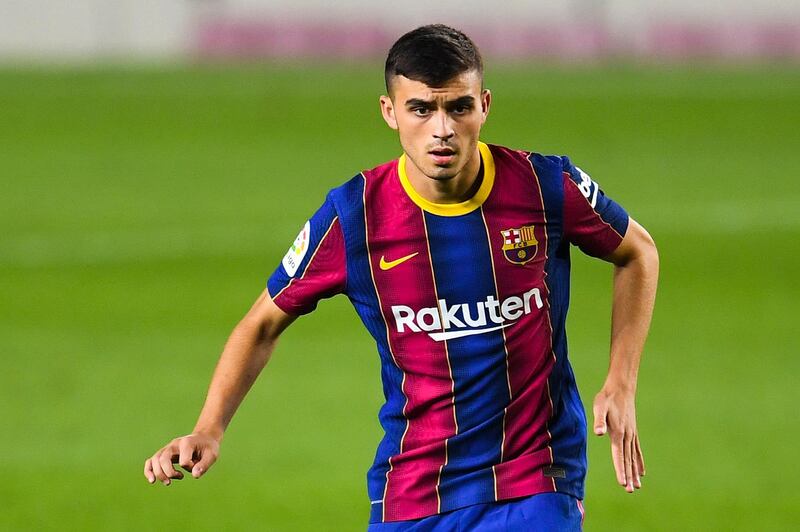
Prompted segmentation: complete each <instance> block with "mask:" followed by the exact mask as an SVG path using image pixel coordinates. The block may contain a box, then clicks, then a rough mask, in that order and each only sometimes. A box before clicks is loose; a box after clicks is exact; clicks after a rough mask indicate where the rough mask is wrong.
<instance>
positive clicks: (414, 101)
mask: <svg viewBox="0 0 800 532" xmlns="http://www.w3.org/2000/svg"><path fill="white" fill-rule="evenodd" d="M432 105H435V104H434V103H433V102H429V101H427V100H423V99H422V98H411V99H410V100H406V107H416V106H420V107H430V106H432Z"/></svg>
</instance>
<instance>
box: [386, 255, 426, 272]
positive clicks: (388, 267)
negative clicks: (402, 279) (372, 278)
mask: <svg viewBox="0 0 800 532" xmlns="http://www.w3.org/2000/svg"><path fill="white" fill-rule="evenodd" d="M417 255H419V251H417V252H416V253H412V254H411V255H406V256H405V257H400V258H399V259H396V260H392V261H387V260H386V257H385V256H383V255H381V263H380V266H381V270H384V271H386V270H391V269H392V268H394V267H395V266H397V265H399V264H402V263H404V262H405V261H407V260H408V259H413V258H414V257H416V256H417Z"/></svg>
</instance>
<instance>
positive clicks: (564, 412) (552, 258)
mask: <svg viewBox="0 0 800 532" xmlns="http://www.w3.org/2000/svg"><path fill="white" fill-rule="evenodd" d="M529 159H530V161H531V164H532V166H533V168H534V169H535V172H536V175H537V176H538V177H539V185H540V188H541V191H542V199H543V201H544V206H545V214H546V215H547V261H546V263H545V272H546V277H545V282H546V283H547V288H548V291H549V294H550V296H549V313H550V323H551V326H552V328H553V339H552V341H553V352H554V353H555V356H556V363H555V366H554V367H553V371H552V373H551V374H550V378H549V384H550V398H551V399H552V401H553V410H554V412H553V418H552V419H551V420H550V424H549V426H548V428H549V430H550V434H551V436H552V444H551V448H552V450H553V463H554V464H555V465H556V466H560V467H563V468H564V469H565V470H566V473H567V476H566V478H563V479H562V478H556V479H554V480H555V482H556V488H557V490H558V491H564V492H567V493H571V494H573V495H576V496H578V497H579V498H581V499H582V498H583V478H584V475H585V473H586V414H585V413H584V411H583V405H582V403H581V400H580V397H579V395H578V387H577V385H576V383H575V376H574V374H573V373H572V367H571V366H570V363H569V360H568V359H567V335H566V319H567V309H568V307H569V280H570V258H569V242H567V241H566V240H564V239H562V238H561V235H562V226H563V205H564V181H563V177H562V175H561V171H562V163H561V158H560V157H544V156H541V155H538V154H532V155H531V156H530V158H529Z"/></svg>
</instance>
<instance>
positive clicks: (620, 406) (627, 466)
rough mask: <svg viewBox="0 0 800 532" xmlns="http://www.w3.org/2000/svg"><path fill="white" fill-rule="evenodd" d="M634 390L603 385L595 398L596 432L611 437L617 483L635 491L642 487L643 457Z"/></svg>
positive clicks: (629, 491) (626, 489)
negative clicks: (637, 426)
mask: <svg viewBox="0 0 800 532" xmlns="http://www.w3.org/2000/svg"><path fill="white" fill-rule="evenodd" d="M634 395H635V393H634V392H630V391H626V390H623V389H619V388H616V387H610V386H604V387H603V389H602V390H600V393H598V394H597V395H596V396H595V398H594V408H593V412H594V433H595V434H597V435H598V436H602V435H604V434H606V433H608V436H609V438H611V458H612V460H613V461H614V469H615V470H616V472H617V482H619V483H620V485H621V486H624V487H625V491H627V492H628V493H633V491H634V489H639V488H641V487H642V481H641V477H643V476H644V458H643V457H642V448H641V446H640V445H639V433H638V432H637V430H636V406H635V405H634Z"/></svg>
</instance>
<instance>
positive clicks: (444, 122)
mask: <svg viewBox="0 0 800 532" xmlns="http://www.w3.org/2000/svg"><path fill="white" fill-rule="evenodd" d="M434 123H435V125H434V127H435V129H434V130H433V136H434V137H435V138H437V139H439V140H448V139H449V138H450V137H452V136H453V135H455V131H453V125H452V123H451V120H450V117H449V116H448V115H447V113H446V112H442V111H440V112H438V113H436V118H435V119H434Z"/></svg>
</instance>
